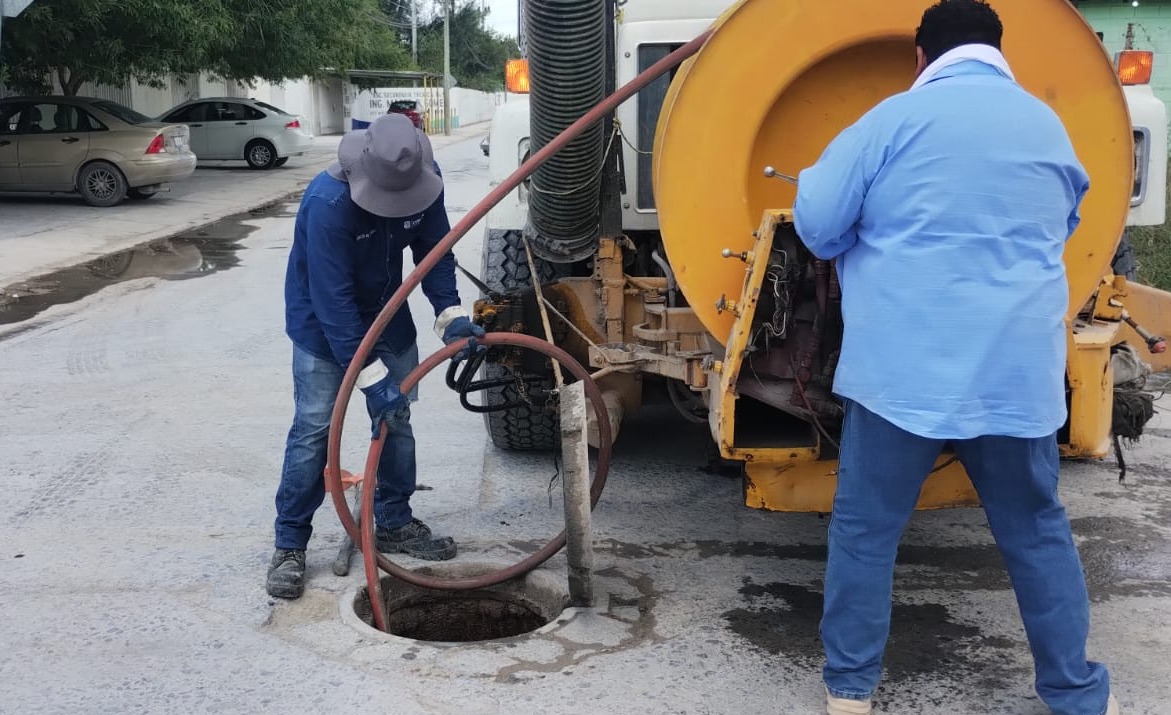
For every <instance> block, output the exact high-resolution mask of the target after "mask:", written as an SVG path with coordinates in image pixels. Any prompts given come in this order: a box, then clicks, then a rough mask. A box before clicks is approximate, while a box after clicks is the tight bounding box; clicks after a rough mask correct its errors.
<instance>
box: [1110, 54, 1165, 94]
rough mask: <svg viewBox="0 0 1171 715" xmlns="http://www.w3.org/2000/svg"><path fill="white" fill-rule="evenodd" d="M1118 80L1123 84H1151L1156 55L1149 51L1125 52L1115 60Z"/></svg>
mask: <svg viewBox="0 0 1171 715" xmlns="http://www.w3.org/2000/svg"><path fill="white" fill-rule="evenodd" d="M1115 65H1116V66H1117V67H1118V79H1119V80H1120V81H1121V82H1122V84H1124V85H1127V86H1130V85H1136V84H1150V82H1151V70H1152V69H1153V68H1154V66H1155V53H1153V52H1149V51H1147V50H1123V51H1122V52H1119V53H1118V55H1117V57H1116V58H1115Z"/></svg>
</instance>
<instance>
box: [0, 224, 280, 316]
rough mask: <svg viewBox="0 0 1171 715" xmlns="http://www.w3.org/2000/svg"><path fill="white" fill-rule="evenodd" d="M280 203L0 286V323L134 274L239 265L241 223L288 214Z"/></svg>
mask: <svg viewBox="0 0 1171 715" xmlns="http://www.w3.org/2000/svg"><path fill="white" fill-rule="evenodd" d="M286 205H287V204H285V203H276V204H271V205H269V206H266V207H263V208H261V209H254V210H253V211H249V212H246V213H242V214H237V215H235V216H229V217H228V218H225V219H222V220H220V221H216V222H215V223H210V224H208V225H206V226H202V227H200V228H197V229H193V230H191V231H188V232H186V233H181V234H178V235H176V236H174V237H172V238H166V239H159V240H154V241H148V242H146V243H143V244H141V245H138V246H135V247H134V248H131V249H127V250H125V251H118V252H117V253H111V254H109V255H106V256H102V257H101V258H97V259H95V260H92V261H88V262H86V263H81V264H78V265H76V266H71V267H69V268H64V269H61V270H59V271H55V272H53V273H49V274H46V275H44V276H39V277H37V278H34V279H31V280H28V281H23V282H21V283H17V284H15V285H12V286H8V287H6V288H4V289H0V326H2V325H12V324H15V323H20V322H23V321H26V320H29V319H30V318H33V317H36V316H37V315H38V314H40V313H41V312H43V311H45V310H47V309H48V308H50V307H52V306H54V305H65V304H68V303H73V302H75V301H78V300H81V299H82V298H86V297H88V296H91V295H93V294H95V293H97V292H99V291H101V290H102V289H103V288H107V287H109V286H112V285H116V284H118V283H124V282H126V281H130V280H134V279H137V278H162V279H165V280H184V279H187V278H199V277H202V276H208V275H211V274H213V273H218V272H220V271H226V270H229V269H231V268H234V267H236V266H237V265H239V263H240V257H239V255H238V253H239V251H240V250H241V249H243V248H244V247H243V245H241V242H242V241H243V240H244V239H245V238H246V237H247V236H248V235H249V234H251V233H252V232H253V231H255V230H256V227H255V226H250V225H247V224H246V223H245V222H247V221H250V220H255V219H257V218H273V217H281V216H291V215H293V214H290V213H287V212H285V211H284V210H283V207H284V206H286ZM13 334H14V333H10V334H9V335H8V336H6V337H12V335H13ZM0 339H3V338H0Z"/></svg>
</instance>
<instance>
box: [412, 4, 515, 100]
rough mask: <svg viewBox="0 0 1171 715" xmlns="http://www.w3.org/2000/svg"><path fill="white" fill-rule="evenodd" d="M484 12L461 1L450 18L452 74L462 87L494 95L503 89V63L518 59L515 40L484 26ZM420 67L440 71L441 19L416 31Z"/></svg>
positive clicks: (437, 18) (436, 17)
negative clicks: (513, 58)
mask: <svg viewBox="0 0 1171 715" xmlns="http://www.w3.org/2000/svg"><path fill="white" fill-rule="evenodd" d="M486 15H487V10H484V9H481V8H480V7H479V3H478V2H475V0H463V2H462V3H461V4H460V5H459V7H457V8H456V10H455V12H454V13H452V16H451V74H452V75H453V76H454V77H455V78H456V80H458V81H459V85H460V86H461V87H467V88H469V89H479V90H484V91H487V92H496V91H501V90H503V89H504V64H505V62H506V61H507V60H508V59H509V58H512V57H519V56H520V54H519V52H518V51H517V48H516V41H515V40H514V39H513V38H511V37H502V36H501V35H499V34H498V33H496V32H494V31H492V30H490V29H488V28H487V27H485V25H484V19H485V16H486ZM419 65H420V67H422V68H423V69H426V70H429V71H431V72H437V73H442V72H443V16H442V14H438V15H437V16H434V17H432V18H431V19H430V20H429V21H428V22H427V24H426V25H425V26H423V27H420V28H419Z"/></svg>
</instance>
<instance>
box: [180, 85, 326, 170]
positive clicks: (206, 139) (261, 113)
mask: <svg viewBox="0 0 1171 715" xmlns="http://www.w3.org/2000/svg"><path fill="white" fill-rule="evenodd" d="M159 120H160V121H163V122H170V123H178V124H186V125H187V126H188V127H190V128H191V150H192V151H194V152H195V156H197V157H199V158H200V159H204V160H215V161H237V160H240V159H243V160H244V161H246V162H248V166H250V167H252V168H253V169H271V168H273V167H276V166H284V165H285V163H286V162H287V161H288V160H289V157H291V156H301V155H302V154H304V153H305V152H307V151H309V148H310V147H311V146H313V134H312V133H311V132H310V131H309V129H308V127H307V126H305V124H304V123H302V122H301V118H300V117H297V116H294V115H292V114H289V113H288V112H286V111H285V110H283V109H280V108H278V107H274V106H272V105H271V104H268V103H267V102H259V101H257V100H255V99H238V98H233V97H210V98H207V99H193V100H191V101H189V102H184V103H183V104H180V105H179V106H177V107H173V108H172V109H171V110H169V111H167V112H165V113H164V114H163V115H162V116H161V117H160V118H159Z"/></svg>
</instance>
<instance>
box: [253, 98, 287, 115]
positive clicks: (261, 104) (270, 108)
mask: <svg viewBox="0 0 1171 715" xmlns="http://www.w3.org/2000/svg"><path fill="white" fill-rule="evenodd" d="M252 103H253V104H255V105H256V106H257V107H260V108H261V109H267V110H268V111H270V112H276V113H277V114H283V115H285V116H286V117H291V116H293V115H291V114H289V113H288V112H286V111H285V110H283V109H281V108H280V107H274V106H272V105H271V104H269V103H268V102H257V101H255V100H254V101H253V102H252Z"/></svg>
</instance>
